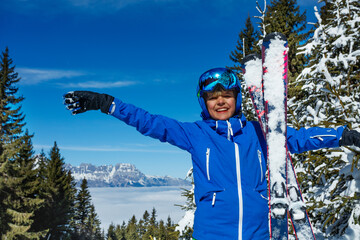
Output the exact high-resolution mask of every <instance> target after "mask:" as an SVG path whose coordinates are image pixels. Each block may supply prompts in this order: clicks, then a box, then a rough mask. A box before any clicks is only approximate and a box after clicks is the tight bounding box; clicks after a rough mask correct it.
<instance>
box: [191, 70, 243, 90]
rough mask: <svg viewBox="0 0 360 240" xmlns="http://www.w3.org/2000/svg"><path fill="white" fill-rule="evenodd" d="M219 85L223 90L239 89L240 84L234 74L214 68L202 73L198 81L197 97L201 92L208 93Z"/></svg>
mask: <svg viewBox="0 0 360 240" xmlns="http://www.w3.org/2000/svg"><path fill="white" fill-rule="evenodd" d="M218 84H220V85H221V86H222V87H223V88H224V89H225V90H230V89H234V88H239V89H240V83H239V80H238V78H237V77H236V75H235V73H234V72H233V71H231V70H230V69H227V68H214V69H210V70H209V71H207V72H205V73H203V74H202V75H201V76H200V79H199V86H198V96H200V95H201V94H202V92H210V91H212V90H214V88H215V86H217V85H218Z"/></svg>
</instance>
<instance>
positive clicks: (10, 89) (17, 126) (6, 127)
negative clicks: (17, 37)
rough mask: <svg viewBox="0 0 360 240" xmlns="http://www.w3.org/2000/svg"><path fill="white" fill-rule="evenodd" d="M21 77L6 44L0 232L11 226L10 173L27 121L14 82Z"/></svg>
mask: <svg viewBox="0 0 360 240" xmlns="http://www.w3.org/2000/svg"><path fill="white" fill-rule="evenodd" d="M19 81H20V78H19V77H18V74H17V73H16V72H15V66H13V61H12V59H11V58H10V56H9V49H8V48H6V49H5V51H4V52H2V55H1V58H0V112H1V117H0V139H1V141H0V235H3V234H5V233H6V232H7V231H8V230H10V226H9V224H8V223H9V222H10V219H11V216H10V215H9V212H8V210H7V209H8V205H7V204H6V201H7V196H9V195H10V194H14V189H12V188H11V187H10V186H9V185H10V184H11V182H12V181H13V179H11V177H10V176H9V174H8V173H9V171H10V170H11V168H12V167H11V161H13V160H14V157H15V155H16V152H17V146H18V145H20V143H21V141H22V139H21V137H20V135H21V133H22V128H23V126H24V125H25V123H23V120H24V116H23V115H22V113H21V106H19V103H21V101H23V97H17V96H16V93H17V92H18V88H17V87H15V84H16V83H18V82H19Z"/></svg>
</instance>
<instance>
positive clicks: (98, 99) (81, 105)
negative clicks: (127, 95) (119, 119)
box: [64, 91, 114, 115]
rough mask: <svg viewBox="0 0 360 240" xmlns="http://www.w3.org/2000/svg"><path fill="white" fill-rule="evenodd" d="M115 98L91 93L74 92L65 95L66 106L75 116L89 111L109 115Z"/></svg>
mask: <svg viewBox="0 0 360 240" xmlns="http://www.w3.org/2000/svg"><path fill="white" fill-rule="evenodd" d="M113 100H114V97H112V96H109V95H107V94H100V93H96V92H90V91H74V92H68V93H66V94H65V95H64V104H65V105H66V108H67V109H69V110H70V111H71V113H72V114H73V115H75V114H78V113H83V112H86V111H88V110H99V109H100V110H101V112H103V113H109V108H110V105H111V103H112V102H113Z"/></svg>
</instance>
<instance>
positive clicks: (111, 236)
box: [106, 223, 118, 240]
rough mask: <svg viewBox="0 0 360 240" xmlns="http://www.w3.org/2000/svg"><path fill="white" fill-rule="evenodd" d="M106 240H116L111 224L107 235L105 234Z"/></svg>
mask: <svg viewBox="0 0 360 240" xmlns="http://www.w3.org/2000/svg"><path fill="white" fill-rule="evenodd" d="M106 239H107V240H118V238H117V237H116V233H115V225H114V224H113V223H111V224H110V226H109V228H108V231H107V234H106Z"/></svg>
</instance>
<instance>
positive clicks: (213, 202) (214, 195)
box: [211, 192, 216, 206]
mask: <svg viewBox="0 0 360 240" xmlns="http://www.w3.org/2000/svg"><path fill="white" fill-rule="evenodd" d="M215 199H216V192H214V194H213V199H212V203H211V205H212V206H214V205H215Z"/></svg>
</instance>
